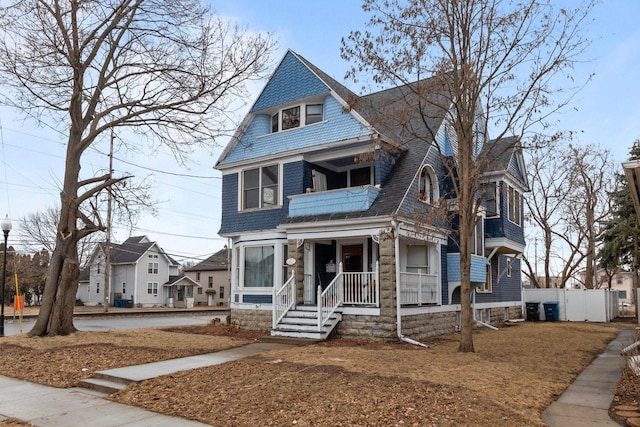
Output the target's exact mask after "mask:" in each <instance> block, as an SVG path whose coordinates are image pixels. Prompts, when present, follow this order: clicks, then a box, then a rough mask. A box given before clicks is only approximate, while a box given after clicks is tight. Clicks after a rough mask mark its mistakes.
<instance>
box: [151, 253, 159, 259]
mask: <svg viewBox="0 0 640 427" xmlns="http://www.w3.org/2000/svg"><path fill="white" fill-rule="evenodd" d="M149 258H155V259H158V254H149Z"/></svg>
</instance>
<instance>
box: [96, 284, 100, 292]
mask: <svg viewBox="0 0 640 427" xmlns="http://www.w3.org/2000/svg"><path fill="white" fill-rule="evenodd" d="M99 293H100V283H96V294H99Z"/></svg>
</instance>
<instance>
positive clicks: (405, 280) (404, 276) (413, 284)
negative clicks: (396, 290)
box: [400, 272, 441, 305]
mask: <svg viewBox="0 0 640 427" xmlns="http://www.w3.org/2000/svg"><path fill="white" fill-rule="evenodd" d="M440 301H441V297H440V287H439V286H438V276H437V275H436V274H423V273H407V272H401V273H400V304H403V305H423V304H440Z"/></svg>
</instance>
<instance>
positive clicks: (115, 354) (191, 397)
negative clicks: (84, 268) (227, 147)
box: [0, 322, 618, 427]
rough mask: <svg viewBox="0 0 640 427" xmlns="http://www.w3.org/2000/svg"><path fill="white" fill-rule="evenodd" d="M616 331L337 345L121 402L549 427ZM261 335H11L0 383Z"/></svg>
mask: <svg viewBox="0 0 640 427" xmlns="http://www.w3.org/2000/svg"><path fill="white" fill-rule="evenodd" d="M196 333H197V334H196ZM617 333H618V330H617V329H616V328H614V327H611V326H604V325H594V324H586V323H547V322H539V323H528V322H526V323H520V324H518V325H517V326H512V327H506V328H502V329H501V330H500V331H497V332H494V331H488V330H479V331H478V332H477V333H476V334H475V336H474V343H475V347H476V353H473V354H461V353H458V352H457V346H458V336H457V335H451V336H444V337H438V338H434V339H431V340H428V341H427V343H428V344H429V345H430V346H431V348H430V349H428V350H427V349H423V348H420V347H415V346H411V345H409V344H373V343H367V342H356V341H344V340H334V341H328V342H325V343H322V344H316V345H309V346H305V347H292V348H289V349H286V350H279V351H272V352H268V353H263V354H261V355H258V356H255V357H251V358H247V359H243V360H239V361H235V362H230V363H226V364H223V365H219V366H215V367H210V368H204V369H198V370H193V371H186V372H180V373H176V374H173V375H169V376H165V377H160V378H157V379H153V380H150V381H145V382H143V383H140V384H135V385H131V386H129V387H127V388H126V389H125V390H123V391H121V392H119V393H116V394H114V395H113V396H112V398H113V399H114V400H116V401H119V402H122V403H126V404H131V405H137V406H141V407H144V408H147V409H150V410H152V411H156V412H160V413H165V414H170V415H176V416H180V417H185V418H190V419H195V420H199V421H201V422H205V423H209V424H212V425H216V426H249V425H278V426H279V425H293V424H295V425H297V426H347V425H348V426H354V425H356V426H377V425H415V426H430V425H433V426H459V425H470V426H489V425H492V426H493V425H519V426H527V425H532V426H541V425H544V424H543V423H542V421H541V419H540V413H541V412H542V411H543V410H544V408H546V406H548V405H549V404H550V403H551V402H552V401H553V400H554V399H555V398H556V397H557V396H558V395H559V394H560V393H562V391H563V390H564V389H565V388H566V387H567V386H568V385H569V384H570V383H571V381H573V379H574V378H575V377H576V376H577V375H578V374H579V373H580V372H581V371H582V369H584V367H586V366H587V365H588V364H589V363H590V362H591V360H593V358H594V357H595V356H596V355H597V354H599V353H600V352H601V351H602V350H603V349H604V347H605V346H606V344H607V343H608V342H609V341H610V340H611V339H613V338H614V337H615V336H616V334H617ZM257 336H258V334H256V333H253V332H250V331H243V330H241V329H237V328H234V327H231V326H226V325H218V326H211V325H209V326H202V327H200V326H195V327H193V326H192V327H184V328H173V329H170V330H168V329H165V330H160V329H139V330H129V331H109V332H80V333H76V334H73V335H71V336H67V337H52V338H48V337H47V338H26V336H24V335H23V336H14V337H7V338H4V339H3V340H2V341H0V352H1V354H2V356H3V357H2V358H0V374H2V375H8V376H13V377H17V378H21V379H25V380H29V381H34V382H38V383H42V384H48V385H54V386H57V387H69V386H74V385H76V384H77V382H78V381H79V379H81V378H84V377H88V376H90V375H91V373H92V372H94V371H96V370H102V369H108V368H114V367H120V366H126V365H133V364H139V363H146V362H151V361H156V360H162V359H167V358H173V357H180V356H185V355H191V354H198V353H204V352H213V351H218V350H221V349H225V348H230V347H233V346H237V345H241V344H244V343H247V342H251V341H253V340H255V339H256V338H257ZM14 422H19V421H18V420H16V421H14ZM19 425H20V424H7V422H6V421H5V422H2V421H0V426H2V427H7V426H11V427H13V426H19Z"/></svg>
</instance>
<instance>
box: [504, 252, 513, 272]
mask: <svg viewBox="0 0 640 427" xmlns="http://www.w3.org/2000/svg"><path fill="white" fill-rule="evenodd" d="M505 258H506V261H507V264H506V266H505V269H506V276H507V277H511V275H512V274H513V261H514V260H513V257H511V256H505Z"/></svg>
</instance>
